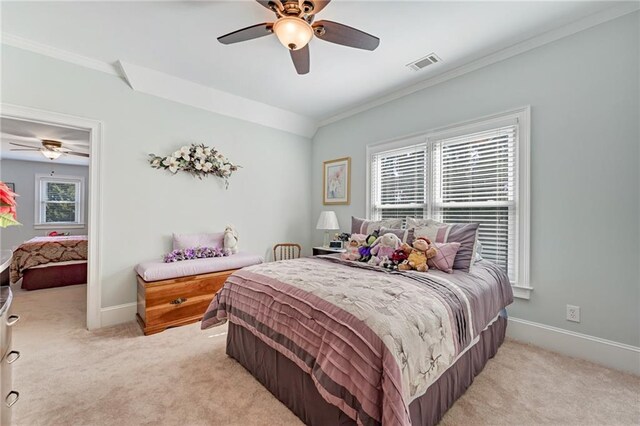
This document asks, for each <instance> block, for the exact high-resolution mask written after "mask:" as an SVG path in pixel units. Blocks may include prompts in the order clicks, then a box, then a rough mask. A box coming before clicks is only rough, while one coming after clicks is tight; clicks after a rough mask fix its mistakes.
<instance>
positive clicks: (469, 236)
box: [413, 219, 480, 272]
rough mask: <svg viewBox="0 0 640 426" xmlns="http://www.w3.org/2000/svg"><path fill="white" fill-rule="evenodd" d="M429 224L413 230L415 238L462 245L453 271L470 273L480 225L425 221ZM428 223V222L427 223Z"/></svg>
mask: <svg viewBox="0 0 640 426" xmlns="http://www.w3.org/2000/svg"><path fill="white" fill-rule="evenodd" d="M424 221H425V222H423V223H428V225H426V226H421V227H418V228H415V229H414V230H413V233H414V237H415V238H418V237H427V238H429V239H430V240H431V241H432V242H437V243H451V242H458V243H460V248H459V249H458V254H457V255H456V259H455V261H454V263H453V269H461V270H463V271H465V272H469V267H471V264H472V263H473V261H474V260H475V246H476V240H477V236H478V227H479V226H480V224H479V223H453V224H446V223H442V222H438V221H436V220H433V219H424ZM427 221H428V222H427Z"/></svg>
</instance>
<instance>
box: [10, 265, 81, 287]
mask: <svg viewBox="0 0 640 426" xmlns="http://www.w3.org/2000/svg"><path fill="white" fill-rule="evenodd" d="M86 282H87V264H86V262H85V263H72V264H69V265H59V266H47V267H45V268H30V269H26V270H25V271H24V275H23V276H22V288H23V289H24V290H40V289H43V288H53V287H64V286H68V285H76V284H86Z"/></svg>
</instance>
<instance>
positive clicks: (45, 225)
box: [33, 223, 86, 229]
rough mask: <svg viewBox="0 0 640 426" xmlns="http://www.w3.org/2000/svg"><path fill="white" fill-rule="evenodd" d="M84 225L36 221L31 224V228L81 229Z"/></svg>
mask: <svg viewBox="0 0 640 426" xmlns="http://www.w3.org/2000/svg"><path fill="white" fill-rule="evenodd" d="M85 226H86V225H85V224H84V223H73V224H62V223H58V224H55V223H37V224H35V225H33V229H82V228H84V227H85Z"/></svg>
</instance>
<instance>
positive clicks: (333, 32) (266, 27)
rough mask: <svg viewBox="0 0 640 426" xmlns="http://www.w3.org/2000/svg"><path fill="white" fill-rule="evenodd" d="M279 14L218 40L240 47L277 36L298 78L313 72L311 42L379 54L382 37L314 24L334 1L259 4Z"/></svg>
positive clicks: (292, 0) (263, 0)
mask: <svg viewBox="0 0 640 426" xmlns="http://www.w3.org/2000/svg"><path fill="white" fill-rule="evenodd" d="M256 1H257V2H258V3H260V4H261V5H262V6H264V7H266V8H267V9H270V10H271V11H273V12H274V13H275V14H276V18H277V20H276V21H275V22H264V23H262V24H257V25H252V26H250V27H247V28H243V29H241V30H237V31H234V32H232V33H229V34H226V35H223V36H221V37H218V41H219V42H220V43H222V44H232V43H239V42H241V41H247V40H252V39H254V38H259V37H264V36H267V35H270V34H274V33H275V35H276V36H277V37H278V40H280V43H282V44H283V45H284V47H286V48H287V49H289V52H290V54H291V59H292V60H293V65H294V66H295V67H296V71H297V72H298V74H307V73H308V72H309V41H310V40H311V38H312V37H313V36H314V35H315V36H316V37H318V38H319V39H320V40H324V41H328V42H331V43H336V44H341V45H343V46H349V47H355V48H357V49H365V50H375V49H376V48H377V47H378V45H379V44H380V39H379V38H378V37H375V36H372V35H371V34H367V33H365V32H363V31H360V30H357V29H355V28H351V27H348V26H346V25H343V24H339V23H337V22H333V21H317V22H314V19H315V16H316V13H318V12H320V11H321V10H322V9H324V8H325V7H326V6H327V5H328V4H329V2H330V1H331V0H256Z"/></svg>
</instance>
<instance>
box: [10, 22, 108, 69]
mask: <svg viewBox="0 0 640 426" xmlns="http://www.w3.org/2000/svg"><path fill="white" fill-rule="evenodd" d="M2 44H4V45H7V46H11V47H15V48H18V49H22V50H28V51H30V52H33V53H39V54H41V55H44V56H49V57H51V58H54V59H59V60H61V61H65V62H69V63H72V64H75V65H80V66H81V67H85V68H90V69H92V70H95V71H100V72H104V73H107V74H111V75H115V76H117V77H120V74H118V71H117V70H116V68H115V67H114V66H113V65H111V64H109V63H107V62H103V61H100V60H97V59H93V58H89V57H87V56H83V55H78V54H77V53H73V52H69V51H68V50H63V49H58V48H57V47H53V46H49V45H47V44H42V43H39V42H36V41H32V40H28V39H26V38H24V37H20V36H17V35H13V34H8V33H2Z"/></svg>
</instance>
